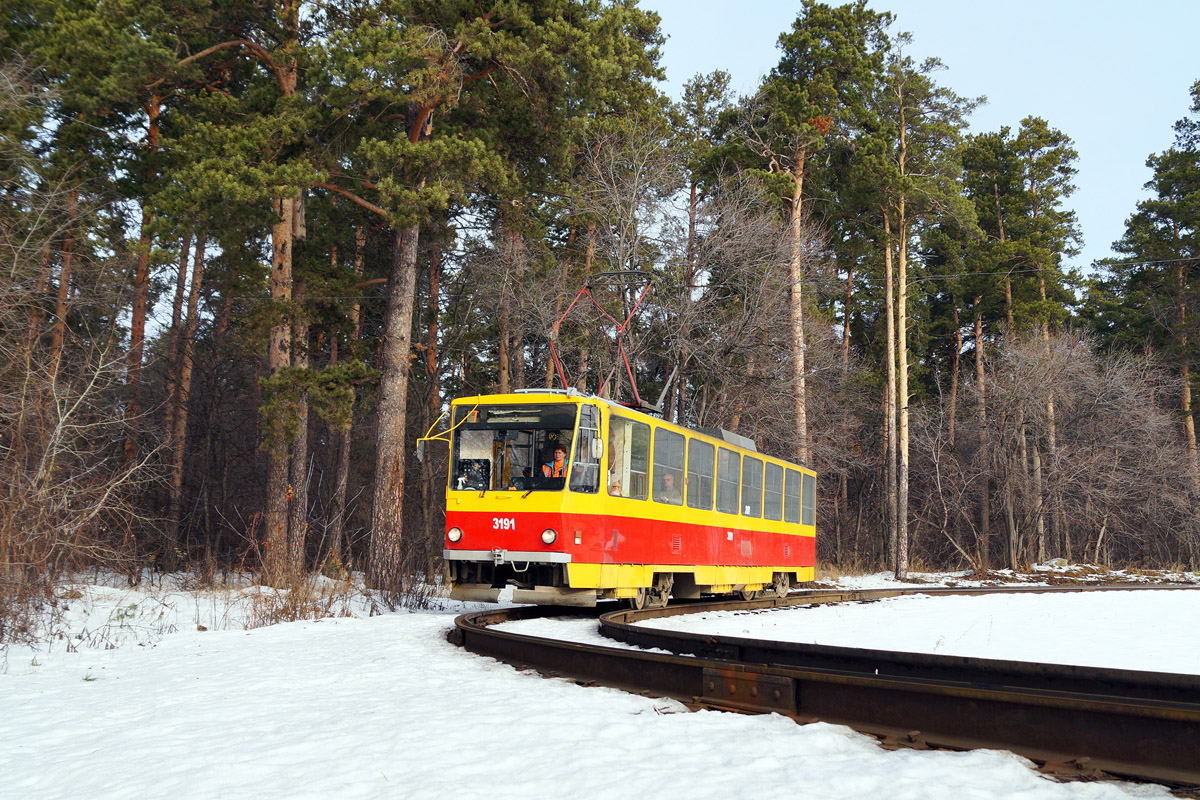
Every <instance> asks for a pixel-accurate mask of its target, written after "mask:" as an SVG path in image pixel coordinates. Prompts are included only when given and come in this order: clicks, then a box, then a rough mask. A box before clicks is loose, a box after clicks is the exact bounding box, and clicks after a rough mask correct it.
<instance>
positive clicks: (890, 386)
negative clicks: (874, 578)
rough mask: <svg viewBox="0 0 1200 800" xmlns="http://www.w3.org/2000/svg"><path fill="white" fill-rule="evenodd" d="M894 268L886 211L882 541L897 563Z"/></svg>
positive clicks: (887, 554) (893, 561) (884, 243)
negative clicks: (885, 365) (885, 447)
mask: <svg viewBox="0 0 1200 800" xmlns="http://www.w3.org/2000/svg"><path fill="white" fill-rule="evenodd" d="M894 273H895V265H894V263H893V259H892V221H891V217H890V216H888V213H887V211H886V210H885V211H884V213H883V274H884V278H883V282H884V286H885V288H884V305H885V306H886V307H887V315H886V318H887V383H886V384H885V389H884V397H885V401H884V417H885V420H884V431H885V436H884V438H885V439H886V440H887V469H886V480H887V487H886V495H887V504H886V512H885V515H884V516H885V517H886V518H887V524H886V527H887V530H886V536H885V539H884V541H885V542H886V544H887V553H886V556H887V563H888V564H893V565H894V564H895V563H896V534H897V531H896V521H897V519H898V517H897V511H898V510H899V509H898V503H899V499H900V498H899V487H898V485H897V483H898V477H899V476H898V475H897V474H896V462H897V452H898V442H899V431H898V430H897V419H896V295H895V274H894Z"/></svg>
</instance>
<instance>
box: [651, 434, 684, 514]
mask: <svg viewBox="0 0 1200 800" xmlns="http://www.w3.org/2000/svg"><path fill="white" fill-rule="evenodd" d="M686 447H687V442H686V437H684V435H683V434H682V433H676V432H675V431H672V430H668V429H667V428H655V429H654V462H653V463H654V470H653V474H652V475H651V479H652V481H653V485H654V487H655V489H654V493H653V495H652V496H653V499H654V502H656V503H666V504H667V505H672V506H681V505H683V485H684V484H683V476H684V454H685V452H686ZM667 475H670V476H671V478H672V480H673V481H674V482H675V487H674V488H675V493H676V497H677V499H675V500H669V499H666V498H667V494H666V491H665V490H666V487H664V486H662V485H661V484H662V479H663V478H664V477H665V476H667Z"/></svg>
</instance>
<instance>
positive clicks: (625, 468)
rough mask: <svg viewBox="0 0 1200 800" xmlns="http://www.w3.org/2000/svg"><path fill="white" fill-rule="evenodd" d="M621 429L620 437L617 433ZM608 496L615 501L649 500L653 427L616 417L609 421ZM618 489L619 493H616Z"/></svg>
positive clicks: (615, 415)
mask: <svg viewBox="0 0 1200 800" xmlns="http://www.w3.org/2000/svg"><path fill="white" fill-rule="evenodd" d="M618 429H620V433H618ZM605 449H606V450H607V451H608V453H607V457H608V493H609V494H610V495H612V496H613V497H624V498H628V499H631V500H645V499H646V498H647V497H649V489H650V481H649V472H650V426H649V425H647V424H646V423H644V422H638V421H637V420H634V419H630V418H629V417H623V416H621V415H620V414H613V415H612V416H611V417H610V418H609V421H608V447H606V448H605ZM614 486H616V487H618V488H617V491H613V487H614Z"/></svg>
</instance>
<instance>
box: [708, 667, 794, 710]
mask: <svg viewBox="0 0 1200 800" xmlns="http://www.w3.org/2000/svg"><path fill="white" fill-rule="evenodd" d="M701 700H702V701H703V702H704V703H707V704H710V705H714V706H721V707H722V708H732V709H737V710H739V711H752V712H755V713H763V714H769V713H771V712H777V713H780V714H794V713H795V711H796V684H795V681H793V680H792V679H791V678H784V677H782V676H779V675H762V674H760V673H757V672H749V671H745V670H730V669H713V668H705V670H704V694H703V695H702V696H701Z"/></svg>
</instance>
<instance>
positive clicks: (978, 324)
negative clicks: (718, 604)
mask: <svg viewBox="0 0 1200 800" xmlns="http://www.w3.org/2000/svg"><path fill="white" fill-rule="evenodd" d="M975 395H976V398H977V403H978V404H977V406H976V408H975V417H976V422H977V424H978V426H979V458H980V459H989V458H990V456H989V454H988V447H989V443H988V430H987V370H986V369H985V368H984V355H983V295H976V297H975ZM989 475H990V472H989V470H988V469H987V468H986V466H985V467H984V468H983V480H982V481H981V485H980V487H979V541H978V549H979V558H978V562H977V563H978V565H979V570H980V572H986V571H987V569H988V539H989V538H990V530H989V526H990V524H991V517H992V508H991V502H990V498H989V496H988V495H989V489H990V487H989V485H988V482H989V479H990V478H989Z"/></svg>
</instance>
